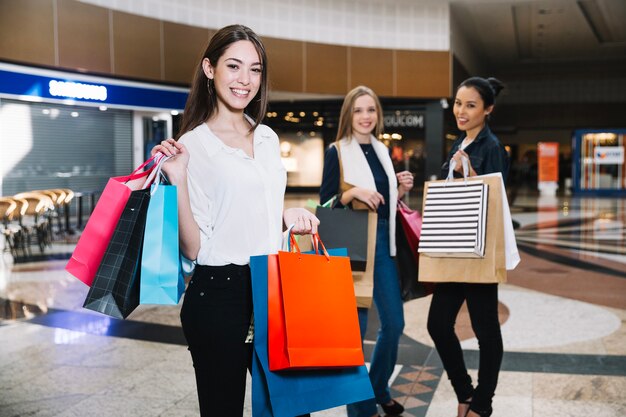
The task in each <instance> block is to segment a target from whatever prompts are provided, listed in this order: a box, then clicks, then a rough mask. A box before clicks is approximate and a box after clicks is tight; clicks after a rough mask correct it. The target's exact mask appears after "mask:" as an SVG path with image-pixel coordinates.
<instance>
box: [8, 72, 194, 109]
mask: <svg viewBox="0 0 626 417" xmlns="http://www.w3.org/2000/svg"><path fill="white" fill-rule="evenodd" d="M188 94H189V90H188V89H186V88H181V87H171V86H166V85H160V84H151V83H144V82H136V81H126V80H119V79H115V78H105V77H96V76H92V75H86V74H76V73H66V72H62V71H57V70H49V69H42V68H33V67H27V66H22V65H14V64H7V63H0V97H9V98H14V99H17V100H36V101H50V102H55V101H58V102H61V103H64V102H66V101H67V100H72V101H74V102H75V103H76V104H87V105H90V104H91V105H95V106H101V105H107V106H111V107H117V108H127V109H133V110H137V109H146V110H163V109H167V110H183V109H184V108H185V102H186V101H187V95H188Z"/></svg>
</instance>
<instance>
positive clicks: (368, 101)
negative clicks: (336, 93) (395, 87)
mask: <svg viewBox="0 0 626 417" xmlns="http://www.w3.org/2000/svg"><path fill="white" fill-rule="evenodd" d="M377 121H378V112H377V109H376V101H374V98H373V97H372V96H370V95H367V94H365V95H362V96H360V97H358V98H357V99H356V100H354V107H353V108H352V133H353V134H354V136H356V137H357V138H358V137H362V138H369V136H370V134H371V133H372V131H373V130H374V128H375V127H376V122H377Z"/></svg>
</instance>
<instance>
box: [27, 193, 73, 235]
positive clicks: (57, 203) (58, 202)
mask: <svg viewBox="0 0 626 417" xmlns="http://www.w3.org/2000/svg"><path fill="white" fill-rule="evenodd" d="M32 192H33V193H40V194H45V195H47V196H48V197H50V199H51V200H52V203H53V206H54V210H52V211H47V212H46V213H47V215H48V216H49V217H50V218H51V220H50V222H49V224H48V225H49V228H50V231H49V232H50V236H51V237H54V234H53V232H52V224H53V222H54V218H56V220H57V227H58V229H59V230H58V231H57V233H63V225H62V223H61V207H62V206H63V204H64V201H65V198H66V193H65V191H63V190H61V189H49V190H35V191H32Z"/></svg>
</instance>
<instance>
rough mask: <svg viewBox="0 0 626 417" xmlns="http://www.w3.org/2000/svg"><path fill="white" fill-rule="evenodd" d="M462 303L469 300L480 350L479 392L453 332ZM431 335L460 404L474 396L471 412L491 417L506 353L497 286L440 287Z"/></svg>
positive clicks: (430, 322) (430, 315) (430, 317)
mask: <svg viewBox="0 0 626 417" xmlns="http://www.w3.org/2000/svg"><path fill="white" fill-rule="evenodd" d="M463 301H467V308H468V310H469V315H470V319H471V322H472V329H473V330H474V333H475V334H476V338H477V339H478V345H479V349H480V365H479V369H478V385H477V386H476V389H474V388H473V386H472V379H471V377H470V376H469V374H468V373H467V368H466V367H465V361H464V360H463V351H462V349H461V344H460V342H459V339H458V337H457V336H456V333H455V332H454V323H455V321H456V317H457V315H458V313H459V310H460V308H461V305H462V304H463ZM428 332H429V333H430V336H431V337H432V339H433V341H434V342H435V347H436V348H437V352H438V353H439V356H440V357H441V361H442V362H443V366H444V368H445V370H446V372H447V373H448V377H449V378H450V382H451V383H452V387H453V388H454V391H455V393H456V396H457V398H458V400H459V402H461V401H465V400H467V399H468V398H470V397H472V404H471V406H470V408H471V409H472V411H475V412H477V413H479V414H480V415H481V416H489V415H491V412H492V411H491V410H492V409H491V400H492V398H493V396H494V393H495V390H496V385H497V383H498V374H499V372H500V364H501V363H502V351H503V347H502V335H501V333H500V323H499V321H498V284H462V283H443V284H437V286H436V287H435V292H434V295H433V299H432V302H431V304H430V311H429V313H428Z"/></svg>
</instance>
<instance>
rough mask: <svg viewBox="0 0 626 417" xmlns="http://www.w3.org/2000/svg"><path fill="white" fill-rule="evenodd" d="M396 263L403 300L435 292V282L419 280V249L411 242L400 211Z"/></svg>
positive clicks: (397, 224)
mask: <svg viewBox="0 0 626 417" xmlns="http://www.w3.org/2000/svg"><path fill="white" fill-rule="evenodd" d="M396 264H397V266H398V281H399V283H400V291H401V294H402V300H403V301H410V300H413V299H416V298H422V297H426V296H428V295H430V294H432V293H433V291H434V289H435V284H433V283H431V282H420V281H418V263H417V251H414V249H413V247H412V246H411V244H410V243H409V239H408V237H407V235H406V231H405V229H404V227H403V225H402V219H401V215H400V213H398V214H397V215H396Z"/></svg>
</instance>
